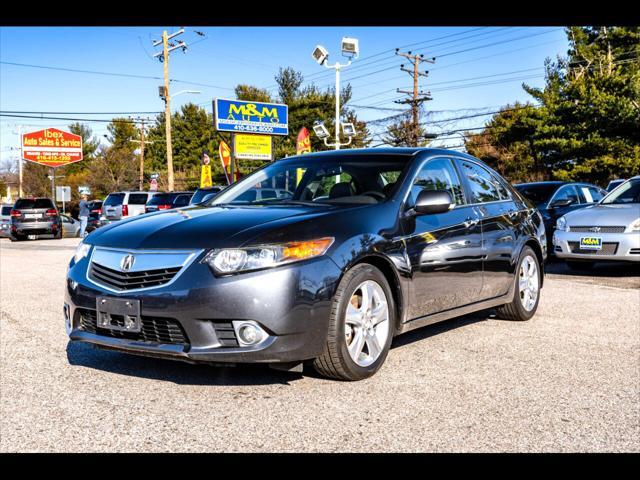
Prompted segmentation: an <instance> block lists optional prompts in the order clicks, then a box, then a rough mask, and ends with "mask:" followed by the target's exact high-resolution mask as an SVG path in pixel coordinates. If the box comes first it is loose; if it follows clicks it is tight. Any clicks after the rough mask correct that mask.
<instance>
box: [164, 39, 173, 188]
mask: <svg viewBox="0 0 640 480" xmlns="http://www.w3.org/2000/svg"><path fill="white" fill-rule="evenodd" d="M168 41H169V40H168V38H167V31H166V30H164V31H163V32H162V47H163V60H164V62H163V63H164V95H165V97H164V102H165V109H164V115H165V127H166V130H165V132H166V136H167V183H168V187H169V191H170V192H173V151H172V148H171V106H170V96H169V46H168Z"/></svg>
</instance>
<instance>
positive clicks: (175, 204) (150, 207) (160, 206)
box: [144, 192, 193, 213]
mask: <svg viewBox="0 0 640 480" xmlns="http://www.w3.org/2000/svg"><path fill="white" fill-rule="evenodd" d="M192 196H193V192H158V193H156V194H155V195H154V196H153V198H152V199H151V200H149V201H148V202H147V205H146V206H145V209H144V211H145V213H149V212H157V211H158V210H169V209H171V208H180V207H186V206H187V205H189V201H190V200H191V197H192Z"/></svg>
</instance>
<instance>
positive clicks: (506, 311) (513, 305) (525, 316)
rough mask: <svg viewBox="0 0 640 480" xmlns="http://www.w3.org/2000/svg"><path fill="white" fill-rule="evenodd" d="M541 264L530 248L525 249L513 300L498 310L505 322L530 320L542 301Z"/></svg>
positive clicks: (519, 265) (520, 259)
mask: <svg viewBox="0 0 640 480" xmlns="http://www.w3.org/2000/svg"><path fill="white" fill-rule="evenodd" d="M540 280H541V277H540V262H538V257H537V256H536V254H535V252H534V251H533V250H532V249H531V248H530V247H524V248H523V249H522V252H521V253H520V258H519V259H518V269H517V270H516V278H515V288H514V292H513V300H512V301H511V302H510V303H507V304H505V305H502V306H501V307H499V308H498V317H500V318H504V319H505V320H520V321H523V320H529V319H530V318H531V317H533V316H534V315H535V313H536V310H537V309H538V303H539V301H540V284H541V282H540Z"/></svg>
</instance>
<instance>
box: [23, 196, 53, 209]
mask: <svg viewBox="0 0 640 480" xmlns="http://www.w3.org/2000/svg"><path fill="white" fill-rule="evenodd" d="M14 208H17V209H20V208H55V207H54V206H53V202H52V201H51V199H49V198H21V199H20V200H18V201H17V202H16V205H15V207H14Z"/></svg>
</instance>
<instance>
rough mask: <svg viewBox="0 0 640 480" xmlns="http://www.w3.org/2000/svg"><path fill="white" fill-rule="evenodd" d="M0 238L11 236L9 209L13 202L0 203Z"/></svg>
mask: <svg viewBox="0 0 640 480" xmlns="http://www.w3.org/2000/svg"><path fill="white" fill-rule="evenodd" d="M0 208H1V209H2V210H0V238H2V237H5V238H9V237H10V236H11V209H12V208H13V204H11V205H9V204H4V203H3V204H2V205H0Z"/></svg>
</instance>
